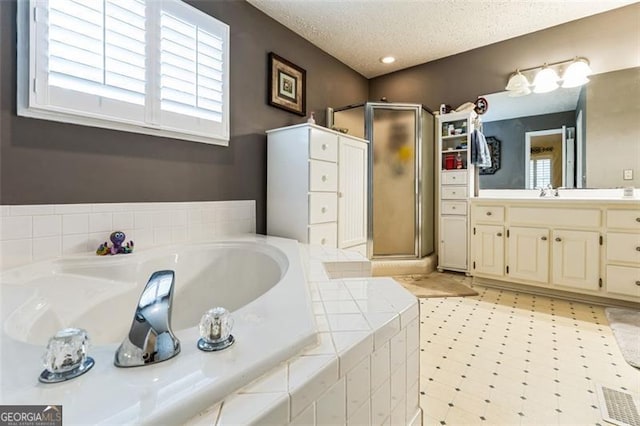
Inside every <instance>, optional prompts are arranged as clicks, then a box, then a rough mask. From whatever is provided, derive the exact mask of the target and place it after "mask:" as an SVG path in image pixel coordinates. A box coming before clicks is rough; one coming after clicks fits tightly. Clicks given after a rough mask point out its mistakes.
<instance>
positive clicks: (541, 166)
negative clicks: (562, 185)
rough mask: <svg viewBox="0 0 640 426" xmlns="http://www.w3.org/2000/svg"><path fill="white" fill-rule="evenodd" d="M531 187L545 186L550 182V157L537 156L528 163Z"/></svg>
mask: <svg viewBox="0 0 640 426" xmlns="http://www.w3.org/2000/svg"><path fill="white" fill-rule="evenodd" d="M529 182H531V188H540V187H546V186H547V185H549V184H550V183H551V157H550V156H548V157H542V156H540V157H537V158H534V159H531V162H530V164H529Z"/></svg>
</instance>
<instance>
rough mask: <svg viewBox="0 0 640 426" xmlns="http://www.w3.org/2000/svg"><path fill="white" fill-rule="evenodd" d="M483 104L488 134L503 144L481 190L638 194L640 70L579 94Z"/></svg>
mask: <svg viewBox="0 0 640 426" xmlns="http://www.w3.org/2000/svg"><path fill="white" fill-rule="evenodd" d="M483 97H484V98H486V99H487V100H488V102H489V110H488V111H487V113H486V114H484V115H483V116H482V122H483V132H484V134H485V136H487V137H494V138H497V139H499V140H500V141H501V159H502V160H501V165H500V168H499V169H498V170H496V171H495V173H493V174H485V175H480V188H481V189H524V188H535V187H538V186H546V184H551V185H552V186H553V187H560V186H563V187H568V188H616V187H625V186H634V187H640V176H639V175H640V67H635V68H629V69H623V70H617V71H612V72H607V73H603V74H597V75H592V76H591V77H590V82H589V83H587V84H586V85H584V86H581V87H577V88H571V89H564V88H559V89H557V90H554V91H553V92H549V93H544V94H535V93H532V94H530V95H526V96H521V97H509V96H508V93H507V92H500V93H493V94H489V95H483ZM628 170H632V172H631V176H629V172H628ZM625 171H627V172H626V176H625ZM629 177H631V178H630V179H629ZM625 178H626V179H625Z"/></svg>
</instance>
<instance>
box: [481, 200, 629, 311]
mask: <svg viewBox="0 0 640 426" xmlns="http://www.w3.org/2000/svg"><path fill="white" fill-rule="evenodd" d="M637 205H638V203H635V205H634V204H633V202H624V201H622V200H620V201H617V202H616V201H609V202H597V203H595V202H589V201H585V200H579V201H578V200H557V199H552V200H549V199H541V200H518V199H511V200H506V199H505V200H492V199H479V198H476V199H473V200H472V201H471V205H470V210H471V229H472V232H471V239H472V241H471V261H472V267H471V274H472V275H474V276H475V277H477V278H479V279H480V282H482V280H489V281H491V280H495V281H502V282H508V283H514V284H525V285H530V286H536V287H543V288H547V289H551V290H561V291H563V292H574V293H580V294H584V295H590V296H601V297H608V298H613V299H623V300H628V301H636V302H640V211H639V210H638V209H637Z"/></svg>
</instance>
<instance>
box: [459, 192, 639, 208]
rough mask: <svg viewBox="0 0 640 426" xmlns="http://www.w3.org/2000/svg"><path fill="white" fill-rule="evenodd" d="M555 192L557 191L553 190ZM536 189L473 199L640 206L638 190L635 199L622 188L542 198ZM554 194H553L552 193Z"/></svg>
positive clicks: (473, 199)
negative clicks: (625, 194)
mask: <svg viewBox="0 0 640 426" xmlns="http://www.w3.org/2000/svg"><path fill="white" fill-rule="evenodd" d="M551 191H555V190H551ZM539 194H540V192H539V190H535V189H481V190H480V194H479V196H478V197H474V198H471V199H470V200H471V201H472V202H474V203H479V202H504V203H506V202H508V203H514V202H516V203H536V204H539V203H552V204H562V203H570V204H574V203H575V204H593V203H607V204H623V205H630V206H632V205H639V206H640V190H638V189H636V190H635V192H634V196H633V197H624V196H623V190H622V189H621V188H616V189H560V190H559V195H558V196H554V195H546V196H544V197H540V195H539ZM552 194H553V192H552Z"/></svg>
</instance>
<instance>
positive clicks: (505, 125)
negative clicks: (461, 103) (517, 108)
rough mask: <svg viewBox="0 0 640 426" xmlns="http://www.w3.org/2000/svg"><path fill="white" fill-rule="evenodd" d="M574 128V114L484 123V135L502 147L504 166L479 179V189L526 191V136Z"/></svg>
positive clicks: (501, 165)
mask: <svg viewBox="0 0 640 426" xmlns="http://www.w3.org/2000/svg"><path fill="white" fill-rule="evenodd" d="M575 125H576V112H575V111H566V112H559V113H556V114H544V115H536V116H532V117H520V118H514V119H511V120H500V121H492V122H490V123H484V125H483V131H484V134H485V135H486V136H494V137H495V138H497V139H499V140H500V142H501V143H502V144H501V145H502V146H501V150H500V151H501V163H500V169H499V170H497V171H496V172H495V174H493V175H481V176H480V188H481V189H523V188H524V187H525V176H524V154H525V152H524V145H525V133H526V132H531V131H535V130H549V129H558V128H561V127H562V126H567V127H575Z"/></svg>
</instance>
